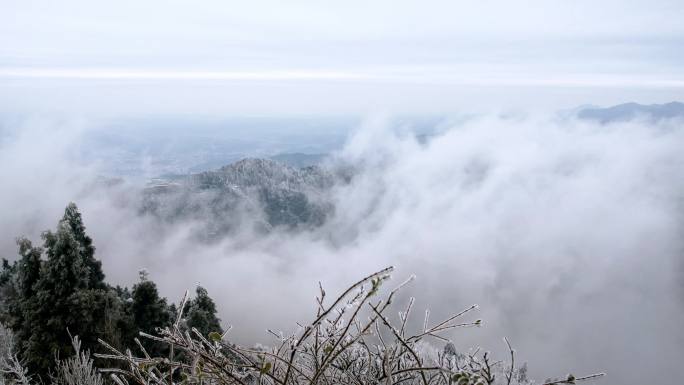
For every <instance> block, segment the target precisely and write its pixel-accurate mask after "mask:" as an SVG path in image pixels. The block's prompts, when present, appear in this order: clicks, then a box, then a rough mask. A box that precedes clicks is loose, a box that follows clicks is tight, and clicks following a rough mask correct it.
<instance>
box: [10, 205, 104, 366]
mask: <svg viewBox="0 0 684 385" xmlns="http://www.w3.org/2000/svg"><path fill="white" fill-rule="evenodd" d="M43 239H44V250H45V253H46V256H47V260H46V261H45V262H43V263H42V264H41V267H40V270H39V271H40V274H39V277H38V279H37V280H35V283H33V284H32V285H27V284H24V285H23V286H22V285H20V286H21V290H24V292H23V293H22V296H21V299H22V308H23V312H22V313H23V314H22V316H23V319H22V320H21V324H20V325H17V328H18V329H19V331H20V332H19V333H18V337H19V340H20V342H21V344H22V348H23V357H24V359H25V361H26V365H27V366H28V368H29V370H30V371H31V372H32V373H35V374H37V375H39V376H41V377H42V378H47V374H48V372H49V370H50V368H51V367H52V365H53V364H54V358H55V356H59V357H66V356H68V355H70V354H72V347H71V344H70V338H69V333H71V334H73V335H78V336H79V337H80V339H81V341H82V342H83V348H84V349H87V350H91V351H93V350H94V349H96V348H98V344H97V338H101V337H104V336H105V329H106V327H105V322H106V320H107V318H108V317H107V316H108V314H107V311H108V309H111V308H112V307H113V304H114V301H116V296H114V295H112V293H111V292H110V291H109V290H108V289H107V286H106V284H105V283H104V280H103V279H104V274H103V273H102V269H101V264H100V262H99V261H97V260H95V257H94V250H95V249H94V247H93V246H92V240H91V239H90V237H88V236H87V235H86V234H85V226H83V223H82V221H81V215H80V213H79V212H78V210H77V208H76V205H74V204H69V206H67V208H66V210H65V214H64V217H63V219H62V220H61V221H60V222H59V224H58V226H57V230H56V232H54V233H53V232H51V231H47V232H45V233H44V234H43ZM23 248H24V249H27V250H32V251H30V252H28V253H27V255H32V256H33V257H35V256H36V255H35V254H36V252H37V250H35V249H32V248H27V247H23ZM21 251H22V245H21V244H20V252H21ZM27 261H30V263H29V265H30V266H33V265H32V264H34V263H35V258H34V259H31V258H28V260H27ZM20 271H21V269H20ZM33 278H35V269H34V267H31V268H27V269H26V270H25V277H24V278H23V281H25V282H27V283H28V282H29V281H30V280H31V279H33ZM19 281H20V282H21V281H22V278H21V276H20V277H19ZM67 330H68V331H67Z"/></svg>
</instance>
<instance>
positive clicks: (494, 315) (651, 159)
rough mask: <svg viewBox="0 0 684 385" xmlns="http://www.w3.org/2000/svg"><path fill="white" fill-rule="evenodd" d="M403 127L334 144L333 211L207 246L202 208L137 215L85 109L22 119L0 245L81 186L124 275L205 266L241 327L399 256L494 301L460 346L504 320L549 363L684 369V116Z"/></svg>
mask: <svg viewBox="0 0 684 385" xmlns="http://www.w3.org/2000/svg"><path fill="white" fill-rule="evenodd" d="M392 124H393V123H392V120H391V119H386V118H383V117H382V116H380V117H376V118H373V119H368V120H367V121H366V122H365V123H364V124H363V125H362V126H360V127H359V128H358V129H357V130H356V132H355V133H354V134H353V135H351V137H350V138H349V140H348V143H347V144H346V146H345V147H344V149H342V150H341V151H339V152H338V153H337V154H336V155H335V159H336V160H334V162H342V163H344V164H347V165H352V166H353V167H354V169H355V170H356V174H355V177H354V178H353V180H352V183H349V184H344V185H339V186H338V187H336V189H335V190H334V191H333V193H332V195H331V196H330V199H331V200H332V201H333V202H334V203H335V215H334V216H333V217H332V218H330V220H329V221H328V222H327V223H326V224H325V225H324V226H323V227H321V228H319V229H317V230H315V231H309V232H301V233H296V234H292V233H285V232H279V231H276V232H274V233H272V234H270V235H268V236H264V235H259V234H253V233H251V232H250V231H248V230H246V231H245V232H243V233H239V234H236V235H235V236H233V237H231V238H228V239H225V240H224V241H222V242H219V243H214V244H202V243H198V242H196V241H195V240H194V238H193V237H192V236H190V234H191V233H192V230H193V229H194V228H195V226H196V224H194V223H180V224H176V225H169V224H163V223H159V222H157V221H155V220H153V219H151V218H145V217H140V216H138V215H137V212H136V211H135V203H136V199H137V196H136V191H137V190H136V186H134V185H129V184H126V183H124V184H121V185H118V187H114V188H101V187H93V181H94V180H97V175H98V167H97V165H95V166H92V165H91V166H84V165H82V164H81V163H80V162H79V159H78V158H77V157H74V156H73V153H74V152H75V151H76V150H77V149H78V148H79V144H78V143H79V138H80V137H81V134H82V133H83V132H84V131H83V130H82V129H81V127H84V126H87V123H85V122H76V123H74V122H68V123H67V124H61V125H57V126H56V127H55V126H52V125H50V124H49V123H47V122H42V123H41V122H40V121H38V122H36V121H30V122H26V123H25V124H24V125H22V128H21V129H20V130H17V131H12V133H10V134H7V135H4V137H5V139H4V140H3V141H2V142H1V143H2V144H1V145H0V161H2V164H3V165H5V166H3V167H2V168H1V172H2V174H0V175H1V176H2V180H3V181H4V185H5V186H12V187H11V188H6V189H2V194H1V195H0V198H1V199H0V210H1V211H2V212H3V213H5V215H4V216H3V219H2V221H0V232H1V233H3V234H9V235H8V236H6V237H3V240H2V242H3V243H2V244H1V245H2V249H0V250H2V252H3V254H5V255H8V253H13V251H12V250H13V246H12V245H11V244H10V243H11V242H10V241H11V239H10V240H9V241H8V239H9V238H11V237H13V236H14V235H18V234H21V233H27V235H31V236H33V237H36V236H37V234H38V233H39V231H40V230H43V229H46V228H50V227H53V226H54V223H55V222H56V219H57V218H58V217H59V215H60V211H61V210H62V209H63V207H64V205H66V203H67V202H68V201H69V200H76V201H77V203H78V204H79V205H80V207H81V210H82V212H83V215H84V219H85V221H86V225H87V227H88V231H89V233H90V234H91V235H92V236H93V238H94V242H95V245H96V247H97V250H98V256H99V257H100V258H102V259H103V263H104V268H105V271H106V273H107V274H108V279H109V280H110V281H111V282H113V283H128V284H130V283H132V282H133V281H134V280H135V279H136V277H137V274H136V271H137V270H138V269H139V268H142V267H145V268H147V269H148V271H149V272H150V274H151V277H152V279H154V280H155V281H156V282H158V284H159V286H160V288H161V290H162V293H163V294H164V295H166V296H169V297H171V298H172V299H175V298H177V297H179V296H180V295H181V294H182V292H183V291H184V290H185V289H187V288H190V289H192V287H193V286H194V285H195V284H196V283H198V282H199V283H200V284H202V285H204V286H206V287H207V288H208V289H209V292H210V294H211V295H212V297H214V298H215V299H216V301H217V303H218V304H219V308H220V310H221V316H222V318H223V320H224V322H225V323H232V324H234V325H235V329H234V330H235V334H234V335H233V338H235V339H236V340H239V341H241V342H251V341H255V340H257V341H261V342H269V340H268V338H267V335H266V333H264V332H263V331H264V330H265V329H266V328H267V327H270V328H275V329H284V330H289V328H291V327H292V326H293V325H294V323H295V321H306V320H307V319H309V318H310V317H311V316H312V314H311V312H310V311H311V310H312V309H313V306H314V301H313V296H314V295H315V291H316V288H317V281H318V280H321V281H322V282H323V284H324V285H325V286H326V288H327V290H328V292H334V291H335V290H338V289H341V288H343V287H344V285H345V284H348V283H350V282H352V281H354V280H355V279H356V278H358V276H359V275H363V274H365V273H368V272H370V271H373V270H376V269H379V268H381V267H385V266H387V265H395V266H397V267H398V273H397V275H398V276H400V277H402V278H403V277H404V276H408V275H409V274H411V273H415V274H416V275H417V277H418V279H417V280H416V282H415V283H414V284H412V286H411V287H410V288H409V289H408V290H407V293H406V295H413V296H415V297H417V300H418V302H417V305H418V307H417V308H416V309H417V313H420V312H421V311H422V309H424V308H426V307H429V308H430V309H431V311H432V314H433V316H434V317H436V318H439V316H440V315H444V314H445V313H447V312H449V311H451V310H454V309H461V308H464V307H466V306H468V305H470V304H472V303H478V304H479V305H480V308H481V309H482V310H481V313H482V314H481V316H482V318H483V319H484V321H485V327H483V328H480V329H468V330H465V331H459V332H456V333H454V334H453V335H452V338H453V339H454V341H455V343H456V345H457V347H458V348H460V349H465V348H467V347H470V346H472V345H473V344H477V343H479V344H482V346H483V347H484V348H485V349H492V350H499V352H505V348H504V345H503V344H502V342H501V338H502V337H503V336H508V337H510V338H511V340H512V342H513V343H514V345H515V346H516V348H517V350H518V351H519V352H520V359H521V360H527V361H529V362H530V370H531V371H532V374H533V375H534V376H537V377H538V378H540V379H543V377H544V376H547V375H554V374H560V375H562V374H565V373H567V372H569V371H573V373H580V372H594V371H602V370H604V371H606V372H608V374H609V376H610V381H611V382H614V383H621V384H640V383H665V382H666V381H669V380H670V378H669V377H667V376H669V375H670V374H671V373H676V370H677V369H678V366H679V363H680V362H681V359H682V358H683V357H682V352H681V348H680V347H681V343H682V342H683V339H684V332H682V330H681V327H680V326H681V324H682V321H684V313H683V309H684V299H683V297H682V295H683V294H684V286H683V285H684V283H683V282H682V276H681V275H682V271H683V266H682V253H683V250H684V238H683V237H682V234H683V232H682V224H683V223H684V221H683V220H684V215H683V214H684V211H683V207H682V198H683V194H684V181H683V180H682V179H681V177H680V176H681V175H682V174H684V170H683V169H682V168H683V167H684V155H683V154H682V152H681V148H682V145H683V144H684V131H682V129H681V121H680V122H676V121H669V122H662V123H660V124H657V125H656V124H646V123H643V122H638V121H634V122H626V123H620V124H613V125H602V126H601V125H594V124H592V123H588V122H582V121H576V120H573V119H558V118H555V117H548V116H534V115H532V116H527V117H520V116H516V117H497V116H483V117H479V118H474V119H470V120H469V121H467V122H465V123H461V124H458V125H454V126H453V127H447V128H441V129H440V130H438V131H437V133H436V134H434V135H432V136H429V137H428V138H427V139H425V140H422V141H418V140H416V138H415V136H414V135H412V134H410V130H409V131H407V130H399V129H397V128H396V127H394V126H393V125H392ZM436 318H435V319H436Z"/></svg>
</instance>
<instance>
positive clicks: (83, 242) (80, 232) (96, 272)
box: [62, 202, 106, 288]
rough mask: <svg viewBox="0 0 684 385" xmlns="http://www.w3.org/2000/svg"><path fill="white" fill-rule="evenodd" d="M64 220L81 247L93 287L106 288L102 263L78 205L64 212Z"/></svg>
mask: <svg viewBox="0 0 684 385" xmlns="http://www.w3.org/2000/svg"><path fill="white" fill-rule="evenodd" d="M62 220H63V221H65V222H66V223H68V224H69V227H70V228H71V231H72V233H73V235H74V238H75V239H76V241H77V242H78V243H79V244H80V246H81V253H82V257H83V259H84V260H85V263H86V265H87V266H88V270H89V272H90V281H91V286H93V287H99V288H104V287H106V284H105V283H104V279H105V275H104V273H103V272H102V262H100V261H98V260H97V259H95V247H94V246H93V240H92V239H91V238H90V237H89V236H88V235H87V234H86V232H85V230H86V229H85V225H84V224H83V219H82V218H81V213H80V212H79V211H78V207H76V204H75V203H73V202H71V203H69V205H67V207H66V209H65V210H64V216H63V217H62Z"/></svg>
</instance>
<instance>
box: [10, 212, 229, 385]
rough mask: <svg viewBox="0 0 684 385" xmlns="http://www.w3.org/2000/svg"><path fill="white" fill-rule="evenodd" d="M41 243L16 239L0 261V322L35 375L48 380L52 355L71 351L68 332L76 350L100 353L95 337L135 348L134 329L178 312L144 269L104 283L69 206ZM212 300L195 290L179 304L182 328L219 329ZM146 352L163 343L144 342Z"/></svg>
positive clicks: (165, 322)
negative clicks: (119, 282) (14, 251)
mask: <svg viewBox="0 0 684 385" xmlns="http://www.w3.org/2000/svg"><path fill="white" fill-rule="evenodd" d="M42 241H43V243H42V246H35V245H34V244H33V242H31V240H29V239H27V238H24V237H21V238H19V239H17V245H18V253H19V255H18V258H17V259H16V260H15V261H14V262H9V261H8V260H6V259H3V261H2V271H1V272H0V322H2V323H3V324H4V325H6V326H7V327H9V328H10V329H11V330H12V331H13V332H14V334H15V338H16V343H17V348H18V351H19V353H20V359H21V360H22V362H23V363H24V364H25V365H26V367H27V369H28V370H29V371H30V372H31V373H33V374H34V375H38V376H40V378H43V379H47V378H49V375H50V373H51V372H52V371H53V366H54V364H55V358H56V357H68V356H70V355H72V354H73V353H74V352H73V347H72V343H71V337H70V336H75V335H78V336H79V338H80V339H81V341H82V347H83V349H86V350H90V351H91V352H97V351H101V350H102V347H101V346H100V344H99V343H98V342H97V340H98V339H102V340H105V341H107V342H109V343H110V344H112V345H113V346H115V347H117V348H121V349H124V348H125V347H129V346H134V345H135V342H134V338H135V337H137V336H138V334H139V332H141V331H143V332H147V333H154V332H155V330H156V329H157V328H159V327H165V326H169V325H170V324H171V323H173V320H175V319H176V317H177V313H178V309H177V308H176V306H175V305H173V304H169V303H168V302H167V300H166V299H165V298H163V297H160V296H159V292H158V290H157V285H156V284H155V283H154V282H153V281H152V280H150V278H149V277H148V275H147V272H145V271H141V272H140V280H139V281H138V283H136V284H135V285H133V287H132V288H130V289H129V288H127V287H120V286H111V285H109V284H108V283H107V282H106V281H105V274H104V272H103V271H102V264H101V262H100V261H99V260H98V259H97V258H96V255H95V247H94V246H93V242H92V239H91V238H90V237H89V236H88V235H87V234H86V228H85V225H84V224H83V220H82V218H81V214H80V213H79V211H78V208H77V207H76V205H75V204H73V203H70V204H69V205H68V206H67V208H66V209H65V211H64V216H63V217H62V219H61V220H60V221H59V223H58V224H57V228H56V229H55V231H45V232H44V233H43V234H42ZM216 313H217V310H216V306H215V304H214V301H213V300H212V299H211V298H210V297H209V295H208V293H207V290H206V289H204V288H202V287H198V288H197V290H196V293H195V298H194V299H192V300H190V301H188V302H187V304H186V306H185V309H184V313H183V314H184V320H185V321H184V327H187V328H193V327H194V328H197V329H198V330H199V331H200V332H201V333H202V334H204V335H207V334H209V333H211V332H219V333H220V332H222V330H221V326H220V323H219V319H218V318H217V316H216ZM143 344H144V345H145V348H146V349H147V350H148V351H149V352H150V354H151V355H152V356H162V355H164V354H165V353H166V352H165V349H168V347H166V346H163V345H155V344H154V342H153V341H149V340H147V341H143Z"/></svg>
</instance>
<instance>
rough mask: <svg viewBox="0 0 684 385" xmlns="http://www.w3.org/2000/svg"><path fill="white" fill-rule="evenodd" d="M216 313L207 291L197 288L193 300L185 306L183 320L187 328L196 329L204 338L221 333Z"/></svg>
mask: <svg viewBox="0 0 684 385" xmlns="http://www.w3.org/2000/svg"><path fill="white" fill-rule="evenodd" d="M216 313H217V311H216V305H215V304H214V301H213V300H212V299H211V298H210V297H209V293H208V292H207V289H205V288H203V287H202V286H197V289H196V290H195V299H193V300H192V301H190V302H189V303H188V305H187V306H186V313H185V319H186V324H187V326H188V328H190V329H192V328H196V329H197V330H198V331H199V332H200V333H202V335H204V336H207V335H208V334H209V333H211V332H218V333H223V329H221V322H220V320H219V319H218V317H217V316H216Z"/></svg>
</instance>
